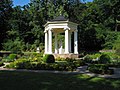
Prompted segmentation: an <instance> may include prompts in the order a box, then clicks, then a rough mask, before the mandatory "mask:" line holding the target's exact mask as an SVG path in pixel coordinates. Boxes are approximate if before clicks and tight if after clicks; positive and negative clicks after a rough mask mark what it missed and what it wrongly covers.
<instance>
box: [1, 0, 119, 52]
mask: <svg viewBox="0 0 120 90" xmlns="http://www.w3.org/2000/svg"><path fill="white" fill-rule="evenodd" d="M119 3H120V1H119V0H94V1H93V2H89V3H82V2H81V1H80V0H62V1H60V0H31V1H30V3H29V4H27V5H24V6H23V7H21V6H16V7H12V0H2V1H1V2H0V8H1V9H0V29H1V33H0V38H1V41H0V50H2V49H3V50H10V51H13V52H14V51H15V52H16V51H36V48H37V47H42V49H41V51H42V50H43V49H44V48H43V46H44V45H43V43H44V27H43V25H44V24H45V23H46V21H49V20H52V19H54V18H55V17H57V16H59V15H63V16H64V17H66V18H67V19H69V20H70V21H72V22H75V23H77V24H78V35H79V36H78V44H79V47H80V48H79V51H80V50H81V49H82V50H86V51H91V50H92V51H93V50H101V49H112V48H115V45H117V44H116V43H117V41H116V39H117V38H118V37H119V35H117V33H116V32H114V31H115V28H116V19H117V17H118V16H119V15H120V5H119ZM60 39H61V40H63V37H62V36H61V37H60ZM72 39H73V38H72ZM117 40H119V39H117ZM41 44H42V45H41ZM72 44H73V43H72Z"/></svg>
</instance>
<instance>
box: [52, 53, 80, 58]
mask: <svg viewBox="0 0 120 90" xmlns="http://www.w3.org/2000/svg"><path fill="white" fill-rule="evenodd" d="M53 55H54V57H55V58H78V57H79V54H74V53H69V54H53Z"/></svg>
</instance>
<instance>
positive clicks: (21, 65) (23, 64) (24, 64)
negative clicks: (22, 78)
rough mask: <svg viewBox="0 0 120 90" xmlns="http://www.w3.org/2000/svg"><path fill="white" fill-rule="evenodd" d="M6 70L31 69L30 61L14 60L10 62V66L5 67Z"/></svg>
mask: <svg viewBox="0 0 120 90" xmlns="http://www.w3.org/2000/svg"><path fill="white" fill-rule="evenodd" d="M6 67H7V68H15V69H28V68H30V67H31V65H30V61H29V60H26V59H20V60H16V61H14V62H11V63H10V65H7V66H6Z"/></svg>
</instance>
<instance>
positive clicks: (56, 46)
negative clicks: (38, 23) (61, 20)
mask: <svg viewBox="0 0 120 90" xmlns="http://www.w3.org/2000/svg"><path fill="white" fill-rule="evenodd" d="M57 53H58V43H57V33H55V54H57Z"/></svg>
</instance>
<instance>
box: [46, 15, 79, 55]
mask: <svg viewBox="0 0 120 90" xmlns="http://www.w3.org/2000/svg"><path fill="white" fill-rule="evenodd" d="M44 27H45V31H44V33H45V54H70V53H71V33H72V32H74V53H73V54H78V33H77V32H78V30H77V24H76V23H73V22H70V21H69V20H67V19H65V18H64V17H63V16H59V17H57V18H55V19H53V20H51V21H48V22H47V23H46V24H45V25H44ZM59 33H65V48H64V49H63V47H62V44H61V46H60V48H58V40H57V35H58V34H59ZM52 34H54V35H55V42H54V43H55V50H54V51H52V46H53V45H52Z"/></svg>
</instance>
